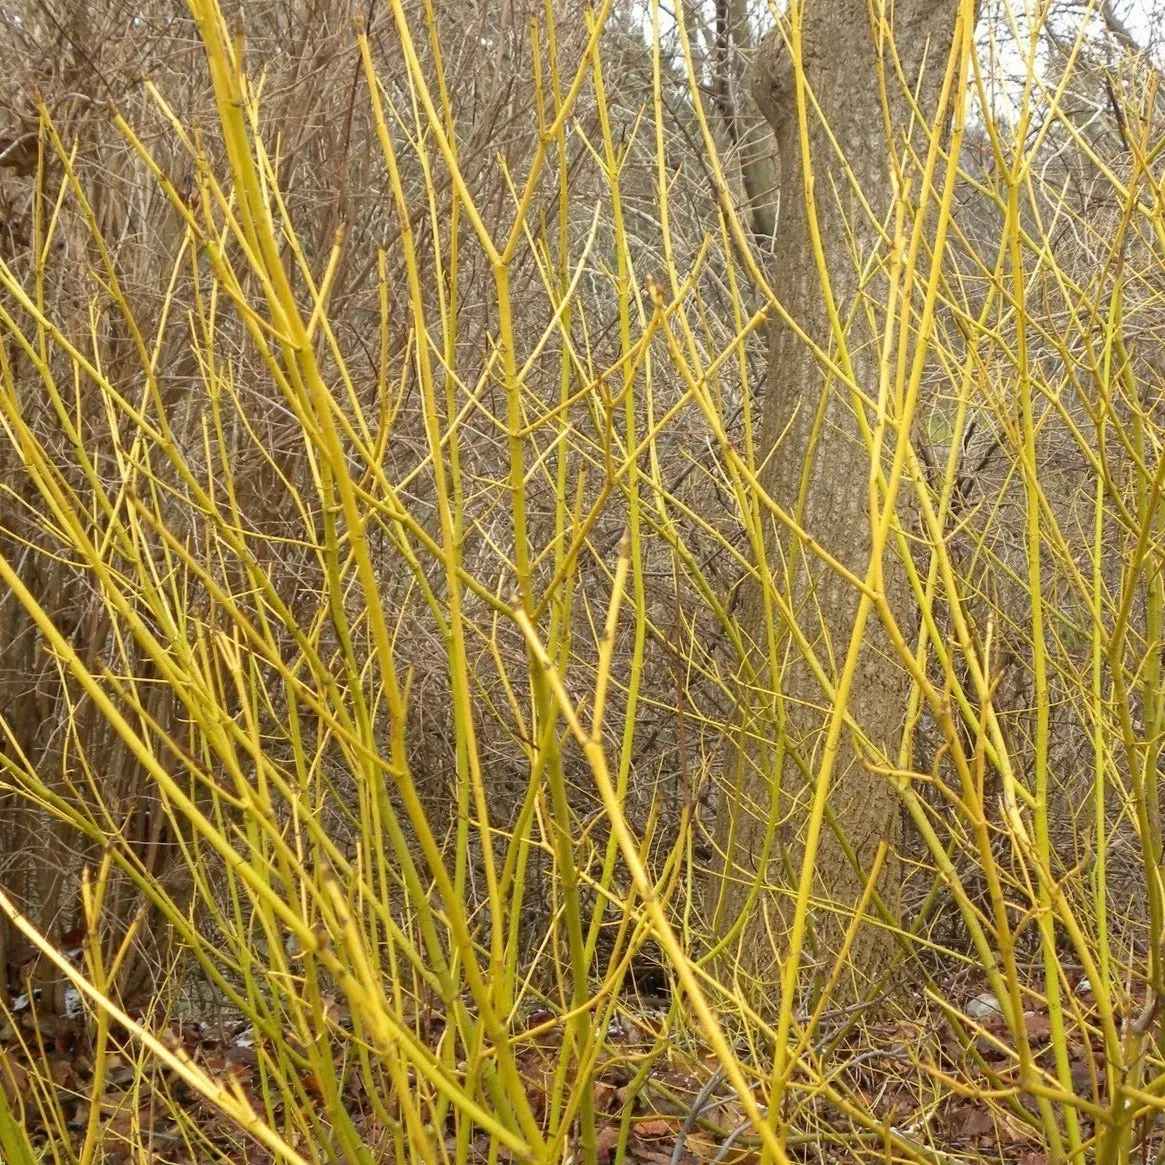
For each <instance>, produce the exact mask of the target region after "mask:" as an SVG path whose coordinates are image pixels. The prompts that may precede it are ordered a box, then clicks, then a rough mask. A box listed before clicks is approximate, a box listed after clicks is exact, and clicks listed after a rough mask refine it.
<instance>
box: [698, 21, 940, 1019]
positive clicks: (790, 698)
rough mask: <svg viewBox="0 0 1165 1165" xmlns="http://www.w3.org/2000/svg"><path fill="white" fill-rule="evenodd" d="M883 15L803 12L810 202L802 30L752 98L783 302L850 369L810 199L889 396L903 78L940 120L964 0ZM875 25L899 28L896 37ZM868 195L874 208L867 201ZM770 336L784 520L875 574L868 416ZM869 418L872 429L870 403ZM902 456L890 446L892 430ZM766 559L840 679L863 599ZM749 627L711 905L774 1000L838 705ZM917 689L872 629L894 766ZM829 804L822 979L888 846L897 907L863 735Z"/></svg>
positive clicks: (904, 132)
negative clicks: (772, 187)
mask: <svg viewBox="0 0 1165 1165" xmlns="http://www.w3.org/2000/svg"><path fill="white" fill-rule="evenodd" d="M878 7H879V6H878V5H877V4H876V3H875V4H868V3H867V0H803V4H802V8H803V11H802V13H801V21H802V25H801V30H802V31H801V57H802V61H803V67H804V77H805V84H806V91H807V125H808V152H809V159H810V174H811V182H812V185H811V191H812V193H811V195H810V194H809V193H808V192H807V183H806V172H805V167H804V159H803V151H802V144H801V133H800V128H799V120H798V113H797V88H796V74H795V69H794V65H793V60H792V56H791V46H790V43H789V42H788V41H787V36H788V25H787V24H785V26H784V31H782V30H781V29H780V28H778V29H775V30H774V31H773V32H772V33H770V34H769V36H768V37H767V38H766V40H765V41H764V43H763V44H762V45H761V48H760V51H759V53H758V56H757V61H756V65H755V70H754V78H753V86H752V93H753V97H754V99H755V101H756V104H757V105H758V107H759V108H760V110H761V112H762V113H763V115H764V117H765V119H766V120H767V121H768V123H769V125H770V126H771V127H772V132H773V138H774V144H775V148H776V151H777V155H778V158H779V169H780V192H781V193H780V211H779V221H778V223H777V227H776V233H775V238H774V240H773V247H772V253H771V257H770V258H769V261H768V268H769V276H770V279H771V283H772V286H773V289H774V291H775V292H776V295H777V297H778V299H779V300H780V302H781V303H782V305H783V306H784V307H785V308H786V309H787V310H788V312H789V313H790V315H791V316H792V318H793V319H794V320H796V321H797V323H798V324H799V326H800V327H801V328H802V329H803V330H804V332H805V333H806V334H807V336H808V337H809V338H810V339H811V340H813V341H814V342H815V343H816V344H817V345H819V346H820V347H821V348H822V349H823V350H824V351H826V352H829V353H830V354H831V355H832V356H834V358H835V359H836V355H837V350H838V349H837V344H836V343H835V341H834V340H833V338H832V332H831V327H830V322H829V317H828V313H827V306H826V296H825V294H824V292H823V280H822V278H821V276H820V269H819V266H818V261H817V259H816V258H815V254H814V248H813V244H812V239H811V234H810V215H809V211H808V198H809V197H812V199H813V204H814V207H815V211H816V218H817V223H818V226H819V230H820V237H821V240H822V247H823V251H824V257H825V265H826V267H827V269H828V273H829V284H830V287H831V291H832V295H833V298H834V301H835V303H836V305H837V311H838V314H839V317H840V319H841V320H842V321H843V322H845V325H846V329H847V347H848V351H849V354H850V360H851V362H852V368H853V372H854V378H855V381H856V383H857V385H858V386H859V388H860V389H861V390H862V392H863V393H865V395H866V396H867V398H873V399H876V397H877V389H878V368H879V344H880V340H881V335H882V334H883V331H884V324H885V314H886V302H887V296H886V294H885V292H886V289H887V286H888V283H887V280H886V279H885V277H884V276H883V275H882V274H880V272H884V271H885V270H886V268H887V265H888V263H889V258H890V254H889V245H888V243H887V241H886V235H885V232H886V231H887V230H888V231H890V232H891V233H892V231H893V205H894V185H893V181H892V175H891V169H892V167H891V164H890V159H891V158H892V157H893V156H897V157H898V158H900V159H902V158H905V157H907V156H908V155H909V152H910V151H911V150H913V151H914V153H915V154H916V155H917V156H918V157H919V158H925V156H926V148H927V140H928V138H927V130H926V128H925V126H923V125H922V124H921V123H920V120H919V119H918V118H917V117H915V118H914V119H913V122H912V118H911V98H910V97H909V96H908V94H907V91H906V89H905V86H904V85H903V80H902V79H903V78H905V79H906V81H907V83H909V85H910V86H911V87H912V88H913V90H914V94H915V98H914V99H915V100H917V101H918V105H919V108H920V109H921V110H922V111H923V112H924V113H925V115H926V117H927V119H928V120H930V119H931V117H932V114H933V111H934V110H935V109H936V108H937V106H938V103H939V97H940V94H941V89H942V81H943V75H944V71H945V69H946V67H947V63H948V60H949V56H950V51H951V46H952V42H953V39H954V35H955V29H956V18H957V15H958V10H959V4H958V2H957V0H896V2H893V3H887V4H886V6H885V9H884V13H882V14H880V13H879V12H878ZM790 18H791V17H790ZM877 21H883V23H882V28H881V30H880V29H879V27H878V23H876V22H877ZM887 34H888V35H889V36H892V38H893V48H892V47H891V44H890V43H889V40H888V36H887ZM895 53H896V55H897V61H898V64H897V66H896V64H895V56H894V54H895ZM899 68H900V70H901V73H900V74H899V71H898V70H899ZM880 74H881V76H882V77H883V78H884V79H885V80H884V83H883V82H882V81H880V79H879V77H880ZM810 94H811V96H809V95H810ZM916 184H917V183H916ZM858 191H860V193H861V198H859V195H858ZM862 198H864V200H865V202H866V203H867V204H868V208H869V209H867V208H866V207H863V205H862ZM863 268H864V269H865V271H866V274H865V275H864V276H863ZM855 309H856V310H855ZM871 317H872V318H871ZM768 341H769V370H768V379H767V384H766V388H765V395H764V401H763V411H762V425H761V434H760V439H759V447H758V456H759V457H760V458H762V459H764V460H763V462H762V464H763V466H764V468H763V471H762V475H761V481H762V484H763V485H764V487H765V489H766V490H767V491H768V493H769V494H770V496H771V497H772V498H773V499H774V500H775V501H776V502H777V503H778V504H779V505H780V506H781V507H782V508H783V509H784V510H785V511H786V512H789V513H793V514H797V515H799V521H800V525H801V528H802V529H803V530H804V531H805V532H806V533H807V534H808V535H809V537H811V538H812V539H814V540H815V541H816V542H817V543H819V544H820V545H821V546H822V547H823V548H824V549H825V550H826V551H828V552H829V554H831V555H833V556H834V557H835V558H836V559H837V560H838V561H840V562H841V563H842V564H843V565H844V566H845V567H846V568H848V569H849V570H850V571H851V572H853V574H854V575H856V576H857V577H858V578H864V577H865V575H866V571H867V567H868V564H869V557H870V548H871V516H870V510H869V492H868V483H869V479H870V455H869V453H868V450H867V446H866V444H865V442H864V441H863V439H862V436H861V432H860V427H859V423H858V417H857V413H856V411H855V410H856V408H858V407H861V406H859V405H857V404H856V403H855V396H854V393H853V392H852V390H851V389H850V388H849V386H848V385H846V384H844V383H841V382H839V379H838V378H837V377H836V376H834V375H830V374H829V372H828V369H827V368H826V367H825V366H824V365H823V363H822V362H821V361H820V359H819V358H818V357H817V356H816V355H815V354H814V352H813V350H812V348H811V347H810V346H809V345H807V344H806V343H805V341H804V340H803V339H802V338H800V337H798V336H797V335H796V333H795V332H794V331H793V330H792V329H791V328H789V327H788V326H787V325H785V324H784V323H782V322H780V321H777V320H774V321H773V323H772V324H771V325H770V333H769V336H768ZM867 421H869V422H870V423H871V424H872V422H873V418H872V416H870V415H869V410H868V407H867ZM887 445H888V446H890V447H891V448H892V445H893V438H892V437H891V439H890V440H888V442H887ZM899 520H900V522H901V524H902V525H903V527H904V528H907V529H908V528H909V524H910V520H909V515H908V514H906V513H905V512H902V513H900V514H899ZM893 554H894V551H893V549H892V548H891V550H890V552H889V556H888V557H887V561H886V563H885V589H886V593H887V597H888V600H889V603H890V606H891V608H892V609H893V610H894V611H895V615H896V618H897V621H898V622H899V624H900V626H901V627H902V629H903V630H904V631H905V632H906V633H907V636H908V637H909V635H910V634H911V633H912V630H913V627H914V625H915V622H916V620H914V619H912V617H911V613H910V597H909V594H908V592H907V589H906V585H905V579H904V576H903V572H902V569H901V565H900V563H896V562H895V561H892V560H891V558H892V556H893ZM766 557H767V566H768V570H769V572H770V574H771V575H772V576H773V579H774V586H775V588H776V590H777V591H778V592H783V593H784V594H785V595H787V596H788V598H789V599H790V601H791V605H792V610H793V611H794V612H795V615H796V618H797V621H798V624H799V626H800V628H801V629H802V630H803V632H804V633H805V635H806V637H807V639H808V640H809V642H810V643H811V644H812V646H813V649H814V651H815V653H816V654H817V656H818V658H819V659H821V660H822V662H823V663H824V665H825V668H826V671H827V672H828V674H829V675H830V676H831V678H832V679H833V680H834V681H835V682H836V680H837V678H838V676H839V674H840V671H841V668H842V665H843V661H844V659H845V656H846V652H847V650H848V647H849V643H850V637H851V632H852V630H853V628H854V622H855V614H856V611H857V607H858V598H859V596H858V593H857V590H856V588H855V587H853V586H852V585H851V584H850V583H848V582H846V581H845V580H844V579H843V578H842V577H841V576H839V575H838V574H837V573H836V572H835V571H834V570H832V569H831V568H830V567H828V566H827V565H825V564H824V563H823V562H822V560H821V558H820V557H818V556H814V555H812V554H810V553H809V552H807V551H805V550H804V549H803V547H802V546H801V545H799V544H798V543H797V540H796V539H794V538H792V537H791V536H790V535H789V534H788V532H787V531H786V530H784V529H783V528H777V527H776V526H775V525H772V526H770V527H769V529H768V531H767V542H766ZM744 619H745V624H746V627H747V628H748V629H749V631H750V632H751V634H752V638H753V642H754V644H755V645H756V649H757V654H756V660H757V668H756V670H757V674H759V675H760V676H761V677H762V678H763V682H762V683H761V684H759V685H757V686H756V688H755V689H754V690H753V691H752V693H751V694H750V695H749V696H748V697H747V698H746V699H745V700H743V701H742V703H743V704H745V705H748V704H749V703H750V701H751V707H745V708H744V709H743V711H742V717H741V735H740V737H739V739H738V741H737V742H736V743H737V747H735V748H734V749H732V750H731V753H730V755H731V757H732V759H731V761H730V763H729V766H728V767H729V769H730V770H731V771H728V772H726V774H725V797H724V801H723V803H722V807H721V811H720V814H719V820H718V831H719V840H720V843H721V846H722V849H723V851H726V852H724V861H725V866H724V869H725V871H726V872H727V874H728V877H727V878H725V879H723V880H721V881H718V884H717V887H716V890H715V892H714V897H715V906H714V908H713V909H714V914H715V918H714V923H713V925H714V927H716V928H717V929H718V931H719V933H721V934H723V933H724V932H725V931H726V930H727V929H728V928H729V927H730V926H731V925H732V923H733V921H734V920H735V919H737V918H739V916H740V914H741V912H742V910H748V911H749V917H748V920H747V922H746V923H745V925H744V927H743V929H742V930H741V932H740V936H741V937H740V941H739V944H738V946H736V947H735V948H734V951H733V957H734V959H735V961H736V965H737V966H739V967H741V968H743V969H745V970H746V971H747V972H748V973H750V974H751V975H754V976H756V978H757V980H758V981H759V983H760V985H761V986H762V987H765V986H766V985H767V986H768V987H769V988H771V987H772V985H774V984H775V983H777V982H778V974H777V966H778V963H779V961H780V960H781V959H783V958H784V957H785V955H786V954H787V947H788V941H789V940H788V933H787V932H788V925H789V920H790V918H791V916H792V913H793V894H794V893H795V884H796V877H797V873H798V871H799V870H800V868H801V860H802V856H803V853H804V848H803V843H804V826H805V822H806V818H807V814H808V812H809V806H810V804H811V802H812V798H813V779H814V778H815V777H816V775H817V773H818V772H819V771H820V766H821V761H822V754H823V745H824V742H825V733H826V725H827V722H828V719H829V712H830V709H829V708H828V707H827V706H826V697H825V695H824V693H823V690H822V685H821V684H820V683H819V682H818V680H817V679H816V678H815V677H814V675H813V674H812V672H811V671H810V669H809V667H808V666H807V665H806V664H805V662H804V659H803V657H802V654H801V652H800V651H799V650H798V648H797V646H796V644H795V643H794V642H793V640H792V639H791V638H790V636H789V635H788V629H787V627H781V626H779V625H778V626H777V627H776V639H777V643H778V651H777V657H778V659H779V661H780V662H779V667H778V671H779V676H778V678H777V679H776V680H775V681H774V680H773V678H772V676H771V672H770V671H769V670H768V666H767V662H762V661H766V660H767V648H766V631H765V616H764V604H763V600H762V594H761V588H760V587H759V586H756V587H754V588H753V589H752V590H751V591H750V592H749V593H748V595H747V596H746V597H745V612H744ZM766 686H768V687H769V688H770V690H768V691H766V690H765V688H766ZM745 687H747V684H746V685H745ZM772 688H776V689H777V691H776V692H774V691H772V690H771V689H772ZM908 690H909V685H908V678H907V675H906V673H905V671H904V670H903V668H902V666H901V665H900V664H899V663H898V662H897V660H896V659H895V658H894V656H893V654H892V652H891V651H890V648H889V640H888V638H887V636H886V634H885V631H884V629H883V628H882V626H881V625H880V623H879V622H878V619H877V616H876V615H874V616H872V617H871V619H870V621H869V622H868V624H867V626H866V631H865V636H864V644H863V648H862V652H861V655H860V658H859V663H858V669H857V672H856V675H855V679H854V683H853V686H852V690H851V694H850V698H849V701H848V703H849V711H850V713H851V714H852V716H853V719H854V721H856V723H857V725H859V726H860V728H861V729H862V732H863V733H864V734H865V735H866V736H867V737H868V738H869V740H870V741H871V742H872V743H873V744H875V745H876V746H877V748H878V749H879V751H881V750H885V753H886V755H888V756H889V757H890V758H892V759H896V758H897V755H898V750H899V744H900V742H901V740H902V739H903V733H904V731H905V717H906V706H907V696H908ZM779 705H780V706H782V707H780V710H778V707H779ZM779 719H783V720H784V728H785V740H786V742H787V747H786V748H785V749H781V748H779V747H777V746H776V744H775V742H774V741H773V739H772V737H773V735H774V733H773V725H774V724H776V723H777V722H778V720H779ZM829 806H830V808H831V810H832V813H833V815H834V817H835V819H836V822H837V824H838V825H839V826H840V827H841V830H842V831H843V832H844V835H845V837H846V838H847V839H848V845H849V847H852V852H851V853H850V854H849V855H847V853H846V846H845V845H843V843H842V841H841V840H840V838H839V837H838V835H837V832H836V831H835V830H834V829H831V827H830V826H829V825H828V824H827V825H826V827H825V830H824V832H823V835H822V841H821V845H820V848H819V850H818V853H817V859H816V863H815V867H814V893H813V903H814V905H813V910H812V913H811V926H810V928H809V932H808V934H807V936H806V949H805V950H804V951H803V954H802V958H803V960H804V963H805V966H806V969H807V971H809V972H811V973H812V972H816V975H817V978H818V979H819V980H820V978H821V977H822V976H824V975H827V974H828V973H829V971H830V969H831V968H832V966H833V962H834V959H833V957H832V956H833V955H834V954H836V952H837V951H838V950H839V949H840V947H841V944H842V939H843V936H844V934H845V931H846V929H847V927H848V926H849V924H850V921H851V919H852V917H853V912H854V907H855V906H856V904H857V903H858V901H859V899H860V898H861V894H862V889H863V886H864V884H865V881H866V871H867V870H868V869H869V868H870V866H871V863H872V861H873V859H874V855H875V853H876V852H877V849H878V846H879V844H880V843H881V842H882V841H883V840H885V841H886V842H887V843H888V844H889V847H890V848H889V854H888V857H887V860H886V862H885V864H884V866H883V869H882V873H881V876H880V878H879V881H878V890H879V893H880V894H881V895H882V897H883V898H884V900H885V901H886V903H887V904H888V905H889V906H890V907H891V908H893V907H894V904H895V901H896V897H897V893H896V891H897V888H898V886H899V884H900V881H901V863H900V861H899V859H898V853H897V850H898V843H899V840H900V835H901V824H900V808H899V804H898V799H897V794H896V792H895V791H894V789H893V787H892V785H891V784H890V782H889V781H888V780H887V779H886V778H885V777H884V776H883V775H881V774H879V773H877V772H873V771H871V769H870V766H869V765H868V764H865V763H863V760H862V758H861V756H860V755H859V752H858V750H857V749H855V747H854V740H853V736H852V733H849V732H845V733H843V738H842V741H841V748H840V753H839V755H838V758H837V762H836V764H835V766H834V769H833V777H832V782H831V786H830V795H829ZM773 820H775V821H776V822H777V828H776V831H775V836H774V838H773V843H772V845H771V848H770V849H769V851H768V855H767V860H766V858H765V844H764V840H765V836H766V833H768V832H770V831H769V823H770V822H771V821H773ZM855 857H856V865H857V867H858V868H856V869H855V862H854V860H853V859H854V858H855ZM762 862H763V863H764V864H765V871H764V874H763V882H764V884H765V885H766V886H767V887H769V888H768V889H766V890H762V892H761V893H760V894H759V896H757V897H755V898H753V899H751V900H750V897H749V895H750V890H749V886H750V883H752V882H754V881H755V880H756V879H755V874H756V871H757V868H758V866H759V865H760V864H762ZM894 941H895V940H894V936H893V934H892V933H891V932H890V931H889V930H887V929H886V928H884V927H881V926H878V925H877V924H875V923H868V922H867V923H865V924H863V926H862V927H861V929H860V931H859V933H858V936H857V940H856V943H855V945H854V947H853V950H852V953H851V957H850V959H849V961H848V964H847V970H846V973H845V975H844V976H843V979H842V981H841V983H840V984H839V986H838V989H837V994H838V996H839V997H841V996H846V997H853V996H854V995H856V994H859V993H860V992H862V991H863V990H865V989H866V988H867V987H868V986H869V985H870V982H871V981H872V980H873V979H875V978H876V976H877V975H878V974H879V972H880V971H881V970H883V969H885V968H886V967H887V966H888V965H889V964H890V962H891V958H892V952H893V948H894Z"/></svg>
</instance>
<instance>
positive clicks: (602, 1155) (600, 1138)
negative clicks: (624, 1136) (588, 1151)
mask: <svg viewBox="0 0 1165 1165" xmlns="http://www.w3.org/2000/svg"><path fill="white" fill-rule="evenodd" d="M618 1144H619V1126H618V1125H617V1124H609V1125H603V1127H602V1128H601V1129H599V1131H598V1133H597V1134H596V1136H595V1148H596V1149H597V1150H598V1158H599V1165H606V1163H607V1162H608V1161H610V1160H611V1158H612V1156H613V1155H614V1153H615V1149H616V1148H617V1146H618Z"/></svg>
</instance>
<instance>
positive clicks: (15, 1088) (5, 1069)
mask: <svg viewBox="0 0 1165 1165" xmlns="http://www.w3.org/2000/svg"><path fill="white" fill-rule="evenodd" d="M0 1088H3V1089H4V1092H5V1094H6V1095H7V1097H8V1099H9V1100H10V1101H11V1102H13V1103H15V1102H16V1101H18V1100H20V1099H21V1098H22V1097H23V1096H24V1094H25V1092H27V1090H28V1072H27V1071H26V1070H25V1069H24V1067H23V1066H22V1065H21V1064H19V1063H18V1062H17V1060H16V1058H15V1057H14V1056H11V1055H10V1054H9V1053H8V1052H6V1051H5V1050H4V1049H3V1048H0Z"/></svg>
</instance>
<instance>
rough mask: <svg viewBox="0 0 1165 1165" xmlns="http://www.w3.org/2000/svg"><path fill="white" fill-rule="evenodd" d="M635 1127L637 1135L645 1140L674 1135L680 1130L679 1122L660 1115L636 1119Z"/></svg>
mask: <svg viewBox="0 0 1165 1165" xmlns="http://www.w3.org/2000/svg"><path fill="white" fill-rule="evenodd" d="M633 1127H634V1130H635V1135H636V1136H637V1137H639V1138H640V1139H641V1140H644V1141H654V1140H658V1139H659V1138H661V1137H674V1136H675V1135H676V1134H677V1133H678V1132H679V1130H680V1124H679V1122H677V1121H674V1120H666V1119H664V1118H658V1117H657V1118H648V1119H647V1120H640V1121H636V1122H635V1124H634V1126H633Z"/></svg>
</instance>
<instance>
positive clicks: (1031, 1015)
mask: <svg viewBox="0 0 1165 1165" xmlns="http://www.w3.org/2000/svg"><path fill="white" fill-rule="evenodd" d="M1023 1026H1024V1030H1025V1031H1026V1032H1027V1038H1028V1039H1029V1040H1046V1039H1047V1038H1048V1036H1050V1035H1051V1034H1052V1021H1051V1019H1050V1018H1049V1016H1048V1013H1047V1012H1046V1011H1025V1012H1024V1013H1023Z"/></svg>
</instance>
